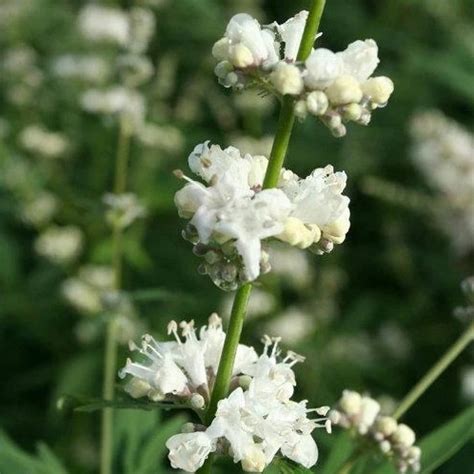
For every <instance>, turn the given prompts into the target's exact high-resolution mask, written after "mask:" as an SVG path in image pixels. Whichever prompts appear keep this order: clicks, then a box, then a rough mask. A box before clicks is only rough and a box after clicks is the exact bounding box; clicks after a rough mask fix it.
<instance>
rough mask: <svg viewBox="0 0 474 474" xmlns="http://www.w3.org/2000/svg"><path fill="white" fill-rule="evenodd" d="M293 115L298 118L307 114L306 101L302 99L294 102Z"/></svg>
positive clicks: (303, 117) (302, 117)
mask: <svg viewBox="0 0 474 474" xmlns="http://www.w3.org/2000/svg"><path fill="white" fill-rule="evenodd" d="M295 115H296V116H297V117H298V118H299V119H305V118H306V115H308V107H307V106H306V102H305V101H304V100H298V101H297V102H296V104H295Z"/></svg>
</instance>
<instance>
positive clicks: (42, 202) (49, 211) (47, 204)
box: [20, 191, 59, 227]
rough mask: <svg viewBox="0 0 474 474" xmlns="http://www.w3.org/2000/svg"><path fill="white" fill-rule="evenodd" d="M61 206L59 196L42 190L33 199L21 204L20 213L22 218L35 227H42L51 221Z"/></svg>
mask: <svg viewBox="0 0 474 474" xmlns="http://www.w3.org/2000/svg"><path fill="white" fill-rule="evenodd" d="M58 207H59V202H58V199H57V197H56V196H55V195H54V194H52V193H50V192H48V191H41V192H40V193H39V194H35V196H34V197H33V199H31V200H27V201H25V202H24V203H23V204H22V205H21V209H20V213H21V217H22V219H23V220H24V221H25V222H27V223H28V224H30V225H33V226H35V227H42V226H44V225H45V224H47V223H48V222H50V221H51V219H52V217H53V216H54V214H55V213H56V211H57V210H58Z"/></svg>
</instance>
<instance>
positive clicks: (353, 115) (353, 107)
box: [343, 103, 362, 121]
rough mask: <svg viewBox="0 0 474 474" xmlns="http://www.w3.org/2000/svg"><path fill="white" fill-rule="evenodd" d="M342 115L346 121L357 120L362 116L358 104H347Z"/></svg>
mask: <svg viewBox="0 0 474 474" xmlns="http://www.w3.org/2000/svg"><path fill="white" fill-rule="evenodd" d="M343 115H344V118H345V119H346V120H354V121H355V120H359V119H360V117H361V116H362V107H361V106H360V105H359V104H355V103H354V104H349V105H346V106H345V107H344V110H343Z"/></svg>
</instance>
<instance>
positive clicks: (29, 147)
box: [19, 125, 70, 158]
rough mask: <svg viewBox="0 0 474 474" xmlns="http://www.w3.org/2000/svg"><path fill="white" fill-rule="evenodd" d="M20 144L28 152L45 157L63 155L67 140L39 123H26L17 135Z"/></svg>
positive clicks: (65, 150) (68, 145)
mask: <svg viewBox="0 0 474 474" xmlns="http://www.w3.org/2000/svg"><path fill="white" fill-rule="evenodd" d="M19 142H20V145H21V146H22V147H23V148H24V149H25V150H26V151H28V152H30V153H34V154H37V155H40V156H43V157H45V158H58V157H61V156H64V155H65V153H66V152H67V150H68V149H69V147H70V143H69V140H68V139H67V138H66V137H65V136H64V135H63V134H62V133H59V132H51V131H49V130H46V129H45V128H44V127H42V126H40V125H28V126H27V127H25V128H24V129H23V130H22V131H21V132H20V135H19Z"/></svg>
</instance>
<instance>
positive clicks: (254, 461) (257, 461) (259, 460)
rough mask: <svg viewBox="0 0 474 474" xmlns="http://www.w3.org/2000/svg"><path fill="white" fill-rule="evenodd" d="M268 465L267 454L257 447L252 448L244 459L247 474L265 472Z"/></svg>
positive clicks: (243, 466)
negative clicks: (249, 473) (248, 473)
mask: <svg viewBox="0 0 474 474" xmlns="http://www.w3.org/2000/svg"><path fill="white" fill-rule="evenodd" d="M266 465H267V462H266V458H265V454H264V452H263V451H262V449H261V448H259V447H258V446H257V445H254V446H252V447H251V448H250V449H249V450H248V452H247V453H246V454H245V456H244V458H243V459H242V469H243V470H244V471H245V472H263V470H264V469H265V467H266Z"/></svg>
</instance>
